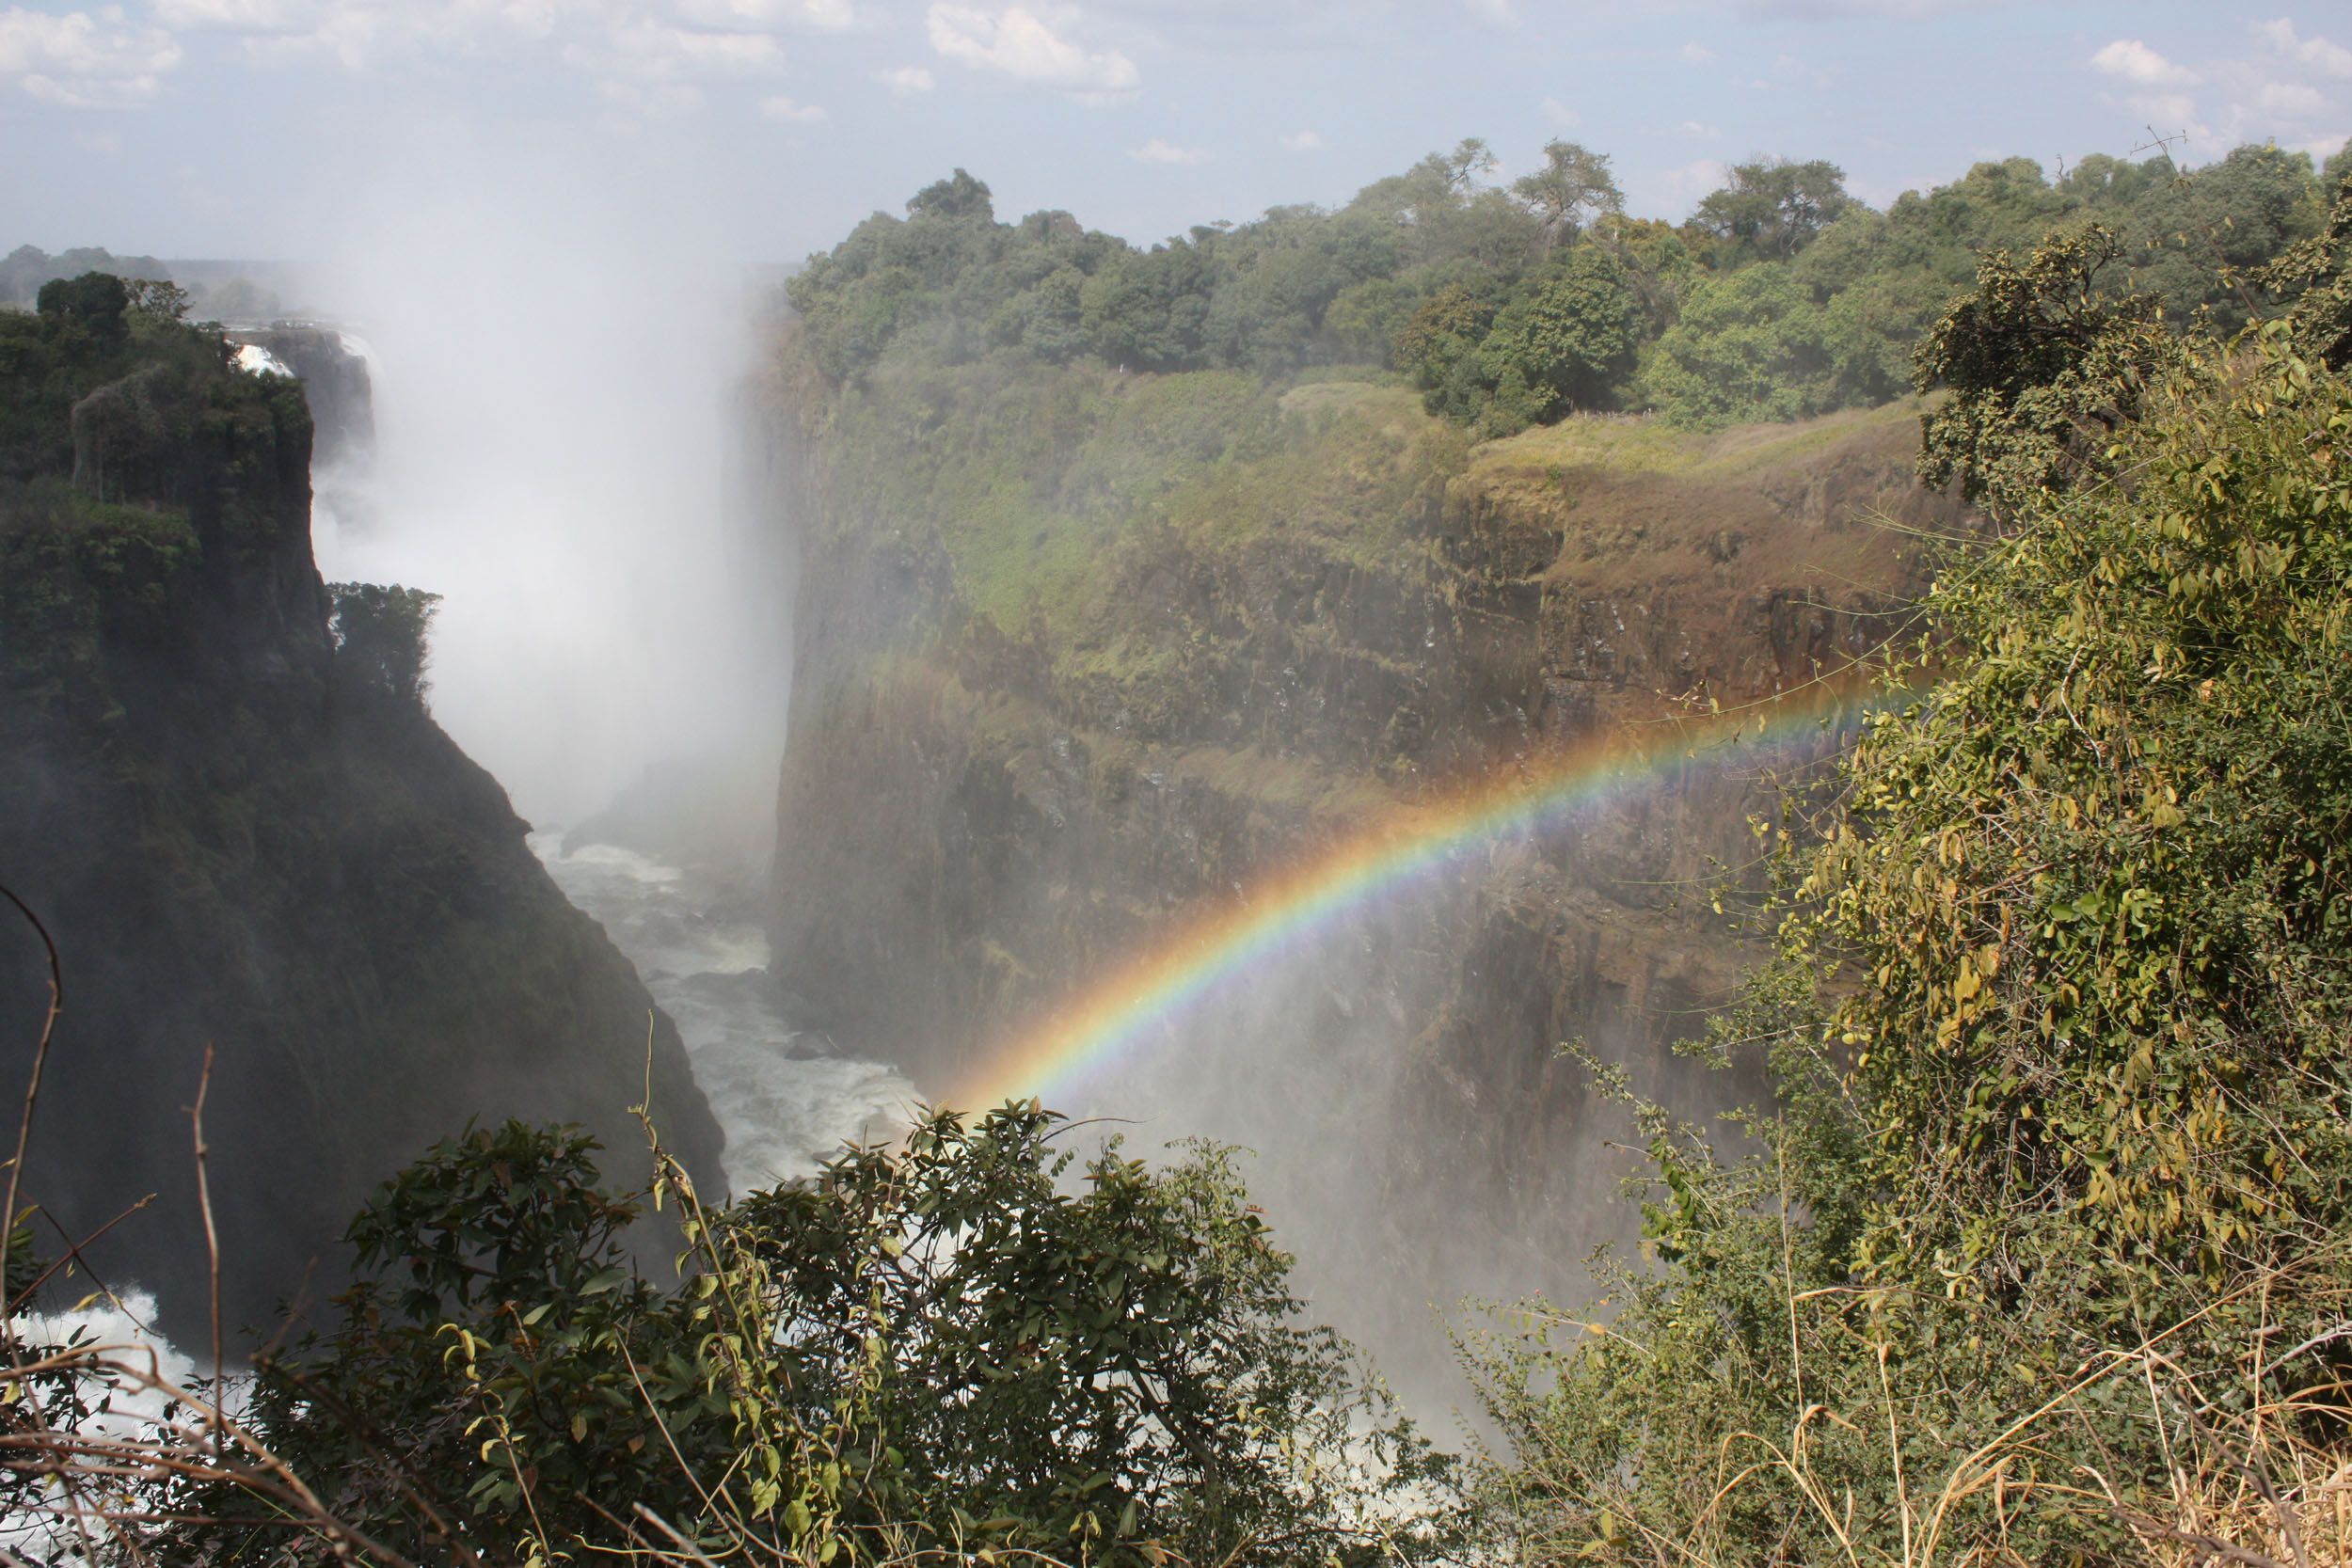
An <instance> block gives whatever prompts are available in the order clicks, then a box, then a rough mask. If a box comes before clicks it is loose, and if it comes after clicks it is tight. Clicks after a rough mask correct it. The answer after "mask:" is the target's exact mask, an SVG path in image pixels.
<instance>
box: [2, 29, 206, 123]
mask: <svg viewBox="0 0 2352 1568" xmlns="http://www.w3.org/2000/svg"><path fill="white" fill-rule="evenodd" d="M179 64H180V46H179V44H178V43H176V42H174V41H173V40H172V37H171V35H170V34H169V33H167V32H165V31H164V30H163V29H162V28H160V27H145V26H140V25H138V24H135V23H133V22H130V21H127V20H126V19H125V18H124V16H123V14H122V9H121V8H120V7H119V6H108V7H105V8H103V9H102V10H100V11H99V12H98V14H97V15H95V16H92V15H91V14H90V13H89V12H87V11H68V12H66V13H65V14H64V15H62V16H57V15H52V14H51V13H49V12H46V11H28V10H25V9H24V8H21V7H16V6H11V7H9V8H8V9H7V10H5V11H0V76H5V77H13V78H15V80H16V85H17V86H18V87H20V88H22V89H23V90H24V92H26V93H27V94H29V95H31V96H32V97H34V98H38V99H40V100H42V101H43V102H45V103H56V104H60V105H63V106H64V107H67V108H72V109H114V108H124V107H128V106H129V105H131V104H135V103H145V102H146V101H147V100H149V99H151V98H153V97H154V96H155V93H156V91H157V89H158V88H160V87H162V85H163V78H164V77H165V75H167V73H168V72H170V71H172V70H173V69H174V68H176V67H177V66H178V65H179Z"/></svg>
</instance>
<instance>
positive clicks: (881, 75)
mask: <svg viewBox="0 0 2352 1568" xmlns="http://www.w3.org/2000/svg"><path fill="white" fill-rule="evenodd" d="M874 80H875V81H877V82H880V83H881V84H882V86H883V87H888V88H889V89H890V90H891V92H893V93H894V94H896V95H897V96H898V97H900V98H913V97H914V96H915V94H917V93H924V92H929V91H930V90H931V73H930V71H926V70H924V69H923V68H922V67H921V66H919V65H902V66H899V67H898V68H897V69H895V70H891V71H876V72H874Z"/></svg>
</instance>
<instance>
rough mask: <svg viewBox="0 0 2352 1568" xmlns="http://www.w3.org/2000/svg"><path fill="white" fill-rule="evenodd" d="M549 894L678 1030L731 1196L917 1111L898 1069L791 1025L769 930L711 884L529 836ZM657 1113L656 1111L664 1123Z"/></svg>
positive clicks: (810, 1165) (610, 849) (879, 1133)
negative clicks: (566, 905) (587, 923)
mask: <svg viewBox="0 0 2352 1568" xmlns="http://www.w3.org/2000/svg"><path fill="white" fill-rule="evenodd" d="M531 847H532V851H533V852H534V853H536V854H537V855H538V857H539V859H540V861H541V862H542V863H545V864H546V866H547V868H548V874H549V875H550V876H552V877H553V878H554V879H555V882H556V885H557V886H558V887H560V888H562V889H563V890H564V896H565V897H567V898H569V899H570V900H571V901H572V902H573V903H574V904H576V905H578V906H579V907H580V909H581V910H584V911H587V913H588V915H589V917H590V918H591V919H593V920H595V921H596V922H597V923H598V924H599V925H601V926H603V927H604V929H605V934H606V935H608V936H610V937H611V938H612V942H613V945H614V946H616V947H618V948H620V950H621V951H622V952H623V953H624V954H626V955H627V956H628V959H629V961H630V962H632V963H634V964H635V965H636V966H637V973H638V974H639V975H640V976H641V977H642V978H643V979H644V982H645V989H646V990H650V991H652V992H653V994H654V999H655V1000H656V1001H658V1002H660V1004H661V1006H662V1010H663V1011H665V1012H667V1013H668V1014H669V1015H670V1018H671V1021H672V1022H675V1024H676V1025H677V1031H678V1037H679V1038H680V1039H681V1040H683V1041H684V1042H685V1045H686V1054H687V1058H688V1060H689V1062H690V1063H691V1066H692V1068H693V1072H694V1082H695V1083H696V1084H698V1085H701V1087H702V1091H703V1093H704V1095H705V1096H707V1098H708V1100H709V1101H710V1109H711V1113H712V1114H713V1115H714V1116H716V1117H718V1118H719V1126H720V1128H721V1130H722V1131H723V1132H724V1133H725V1134H726V1151H725V1154H724V1155H723V1163H724V1164H725V1166H726V1173H727V1184H728V1186H729V1187H730V1188H731V1189H732V1190H733V1191H734V1192H735V1193H736V1194H737V1195H741V1194H744V1193H748V1192H753V1191H756V1190H758V1189H760V1188H764V1187H771V1186H774V1185H775V1184H776V1183H777V1182H779V1181H786V1180H791V1179H793V1178H795V1177H803V1176H810V1175H814V1174H815V1172H816V1170H817V1166H818V1162H819V1161H820V1160H822V1159H823V1158H825V1157H826V1156H827V1155H829V1154H830V1153H832V1152H833V1151H834V1150H835V1149H838V1148H840V1147H841V1146H842V1145H843V1144H845V1143H850V1142H860V1143H865V1142H872V1141H875V1140H878V1139H883V1138H888V1137H891V1136H893V1135H894V1134H895V1133H896V1132H898V1129H899V1128H900V1127H902V1126H903V1125H904V1124H905V1122H906V1120H907V1116H908V1113H909V1111H910V1109H911V1108H912V1107H913V1106H914V1104H915V1103H916V1101H918V1100H919V1098H920V1097H919V1095H918V1094H917V1092H916V1090H915V1087H914V1085H913V1084H911V1083H909V1082H908V1081H907V1080H906V1079H905V1078H904V1077H902V1076H900V1074H899V1073H898V1069H895V1068H891V1067H887V1066H884V1065H882V1064H881V1063H878V1062H862V1061H855V1060H851V1059H850V1058H847V1057H843V1056H839V1055H835V1054H834V1053H833V1049H832V1045H831V1042H830V1041H828V1040H826V1039H825V1038H824V1037H821V1036H818V1035H815V1034H812V1033H810V1032H808V1031H806V1030H803V1029H799V1028H796V1027H795V1026H794V1025H793V1023H792V1022H791V1021H790V1020H789V1019H787V1017H786V1016H785V1012H784V1008H783V1005H782V998H781V997H780V996H779V994H778V993H777V991H776V989H775V987H774V985H773V984H772V983H771V980H770V978H769V974H768V933H767V931H766V930H765V929H764V928H762V927H761V926H760V925H759V924H758V922H757V921H756V920H755V919H754V918H752V917H751V916H749V915H748V914H747V913H745V912H743V911H740V910H739V909H735V908H731V907H730V905H731V904H732V903H733V902H734V900H732V899H731V898H730V896H729V895H728V893H727V891H726V890H725V889H723V887H721V886H720V885H718V884H717V883H716V882H715V881H714V880H712V879H708V878H707V877H704V876H700V875H698V874H696V873H694V872H692V871H690V870H687V869H685V868H682V867H679V866H675V865H665V864H663V863H661V862H660V861H657V860H653V859H650V858H649V857H647V856H644V855H641V854H639V853H637V852H636V851H635V850H631V849H625V848H622V847H619V846H617V845H612V844H580V845H576V846H574V847H571V848H570V849H569V850H568V851H567V850H566V849H565V847H564V834H563V833H561V832H535V833H533V834H532V835H531ZM660 1114H661V1107H660V1106H659V1105H657V1106H655V1107H654V1119H655V1122H656V1124H657V1125H659V1123H660Z"/></svg>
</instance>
